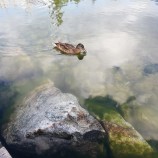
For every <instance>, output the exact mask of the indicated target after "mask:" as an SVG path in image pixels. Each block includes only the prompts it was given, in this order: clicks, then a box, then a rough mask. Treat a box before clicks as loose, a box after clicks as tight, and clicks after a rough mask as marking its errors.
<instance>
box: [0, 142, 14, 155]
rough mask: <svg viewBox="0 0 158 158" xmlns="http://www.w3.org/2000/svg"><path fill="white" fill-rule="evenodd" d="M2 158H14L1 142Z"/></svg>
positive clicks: (0, 151)
mask: <svg viewBox="0 0 158 158" xmlns="http://www.w3.org/2000/svg"><path fill="white" fill-rule="evenodd" d="M0 158H12V157H11V156H10V154H9V153H8V151H7V150H6V148H5V147H3V146H2V144H1V142H0Z"/></svg>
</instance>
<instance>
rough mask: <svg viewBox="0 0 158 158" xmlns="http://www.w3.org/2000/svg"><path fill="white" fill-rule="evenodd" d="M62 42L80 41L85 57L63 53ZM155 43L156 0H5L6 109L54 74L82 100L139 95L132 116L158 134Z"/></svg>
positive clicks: (147, 134)
mask: <svg viewBox="0 0 158 158" xmlns="http://www.w3.org/2000/svg"><path fill="white" fill-rule="evenodd" d="M56 41H61V42H70V43H72V44H78V43H79V42H81V43H83V44H84V45H85V48H86V50H87V52H88V53H87V56H85V57H84V59H83V60H78V58H77V57H76V56H65V55H60V54H59V53H58V52H57V51H55V50H54V49H53V44H52V43H53V42H56ZM157 43H158V5H157V2H156V1H150V0H144V1H142V0H138V1H134V0H118V1H113V0H81V1H80V0H71V1H69V0H61V1H59V0H54V1H52V2H51V1H49V0H43V1H42V0H1V1H0V90H1V97H0V101H1V102H0V104H1V107H0V110H1V111H2V110H3V109H4V108H5V107H7V106H8V104H9V102H11V103H13V102H14V103H15V102H18V101H19V100H20V99H21V98H22V97H23V96H25V94H26V93H27V92H29V91H30V90H31V89H33V88H34V87H36V86H37V85H40V84H41V83H44V82H47V81H52V82H53V83H54V85H55V86H56V87H58V88H59V89H61V90H62V91H64V92H70V93H73V94H74V95H76V96H77V97H78V98H79V99H80V102H81V103H82V104H84V101H85V99H87V98H89V97H90V96H91V97H95V96H106V95H110V96H112V97H113V99H114V100H115V101H117V102H118V103H119V104H123V103H125V102H126V101H127V100H128V98H131V97H133V98H134V99H133V100H132V103H131V102H130V105H129V106H131V107H130V108H131V111H130V114H129V115H128V117H127V120H128V121H129V122H131V123H132V124H133V126H134V127H135V128H136V129H137V130H138V131H139V132H140V133H141V134H142V135H143V136H144V138H145V139H147V140H149V139H153V140H155V141H157V140H158V134H157V131H158V124H157V121H158V115H157V113H158V104H157V103H158V53H157V52H158V45H157ZM8 98H9V99H8ZM15 98H16V99H15ZM11 103H10V104H11Z"/></svg>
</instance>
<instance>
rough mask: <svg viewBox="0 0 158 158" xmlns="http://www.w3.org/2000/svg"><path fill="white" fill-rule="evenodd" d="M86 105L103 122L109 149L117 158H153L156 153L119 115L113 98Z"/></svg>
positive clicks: (87, 102) (91, 99)
mask: <svg viewBox="0 0 158 158" xmlns="http://www.w3.org/2000/svg"><path fill="white" fill-rule="evenodd" d="M110 99H111V100H110ZM131 100H133V99H131ZM85 104H86V105H87V107H88V110H89V111H91V112H93V113H95V114H96V116H97V117H99V118H100V119H101V120H102V126H103V127H104V129H106V131H107V133H108V139H109V148H110V150H111V153H112V155H113V156H114V157H115V158H129V157H131V158H151V157H153V154H155V153H154V151H153V149H152V148H151V146H150V145H149V144H148V143H147V142H146V141H145V140H144V138H143V137H142V136H141V135H140V134H139V133H138V132H137V131H136V130H135V129H134V128H133V126H132V125H130V124H129V123H128V122H126V121H125V120H124V118H123V117H122V116H121V115H120V114H119V112H118V111H117V108H116V106H114V105H115V104H117V103H116V101H114V100H113V99H112V97H111V98H109V97H108V99H107V97H95V98H89V99H87V100H86V102H85Z"/></svg>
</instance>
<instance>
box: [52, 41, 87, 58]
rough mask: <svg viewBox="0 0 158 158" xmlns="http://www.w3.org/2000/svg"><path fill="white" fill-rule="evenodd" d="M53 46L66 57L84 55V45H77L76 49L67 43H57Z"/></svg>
mask: <svg viewBox="0 0 158 158" xmlns="http://www.w3.org/2000/svg"><path fill="white" fill-rule="evenodd" d="M55 44H56V46H55V48H56V49H58V50H60V51H61V53H63V54H68V55H79V54H86V50H85V48H84V45H83V44H81V43H79V44H78V45H77V46H76V47H75V46H73V45H72V44H68V43H61V42H58V43H55Z"/></svg>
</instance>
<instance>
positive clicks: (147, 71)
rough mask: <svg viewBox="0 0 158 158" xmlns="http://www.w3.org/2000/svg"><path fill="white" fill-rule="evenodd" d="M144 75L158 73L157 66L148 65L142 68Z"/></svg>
mask: <svg viewBox="0 0 158 158" xmlns="http://www.w3.org/2000/svg"><path fill="white" fill-rule="evenodd" d="M144 73H145V74H155V73H158V64H149V65H146V66H145V67H144Z"/></svg>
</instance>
